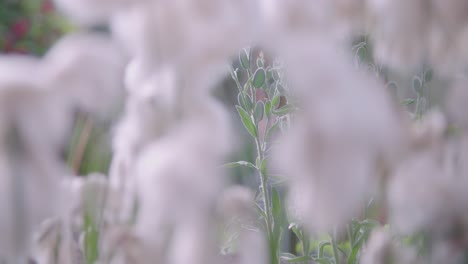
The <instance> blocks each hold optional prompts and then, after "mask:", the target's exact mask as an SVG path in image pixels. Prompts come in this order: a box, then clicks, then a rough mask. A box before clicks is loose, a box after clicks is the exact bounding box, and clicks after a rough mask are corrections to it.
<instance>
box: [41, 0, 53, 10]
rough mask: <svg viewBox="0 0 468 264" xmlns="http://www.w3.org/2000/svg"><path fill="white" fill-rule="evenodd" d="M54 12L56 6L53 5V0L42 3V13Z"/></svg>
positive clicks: (45, 0)
mask: <svg viewBox="0 0 468 264" xmlns="http://www.w3.org/2000/svg"><path fill="white" fill-rule="evenodd" d="M53 11H54V5H53V4H52V1H51V0H44V1H42V5H41V12H42V13H50V12H53Z"/></svg>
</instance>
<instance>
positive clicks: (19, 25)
mask: <svg viewBox="0 0 468 264" xmlns="http://www.w3.org/2000/svg"><path fill="white" fill-rule="evenodd" d="M10 30H11V32H12V33H13V34H14V35H15V37H16V38H22V37H23V36H24V35H25V34H26V33H28V31H29V21H28V20H26V19H20V20H18V21H16V22H15V23H14V24H13V25H12V26H11V28H10Z"/></svg>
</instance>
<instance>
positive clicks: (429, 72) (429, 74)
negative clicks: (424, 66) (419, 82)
mask: <svg viewBox="0 0 468 264" xmlns="http://www.w3.org/2000/svg"><path fill="white" fill-rule="evenodd" d="M432 76H433V72H432V70H427V71H426V72H425V73H424V82H427V83H428V82H430V81H432Z"/></svg>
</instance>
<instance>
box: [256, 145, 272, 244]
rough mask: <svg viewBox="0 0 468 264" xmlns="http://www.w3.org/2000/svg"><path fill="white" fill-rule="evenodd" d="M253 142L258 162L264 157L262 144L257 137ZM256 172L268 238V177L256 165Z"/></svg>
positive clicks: (269, 231)
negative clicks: (258, 177)
mask: <svg viewBox="0 0 468 264" xmlns="http://www.w3.org/2000/svg"><path fill="white" fill-rule="evenodd" d="M255 144H256V146H257V154H258V159H259V160H260V162H262V161H263V158H264V153H263V150H262V146H261V143H260V139H259V138H258V137H256V138H255ZM257 172H258V173H259V175H260V188H261V189H262V199H263V204H264V207H265V209H264V210H265V215H266V217H265V222H266V228H267V234H268V238H269V239H271V238H272V233H273V223H272V214H271V208H270V190H269V188H268V177H267V175H265V174H264V173H263V172H262V169H261V168H258V166H257Z"/></svg>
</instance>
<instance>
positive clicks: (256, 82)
mask: <svg viewBox="0 0 468 264" xmlns="http://www.w3.org/2000/svg"><path fill="white" fill-rule="evenodd" d="M265 79H266V74H265V70H264V69H257V71H255V74H254V77H253V81H252V84H253V86H254V87H255V88H260V87H262V85H263V84H264V83H265Z"/></svg>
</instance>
